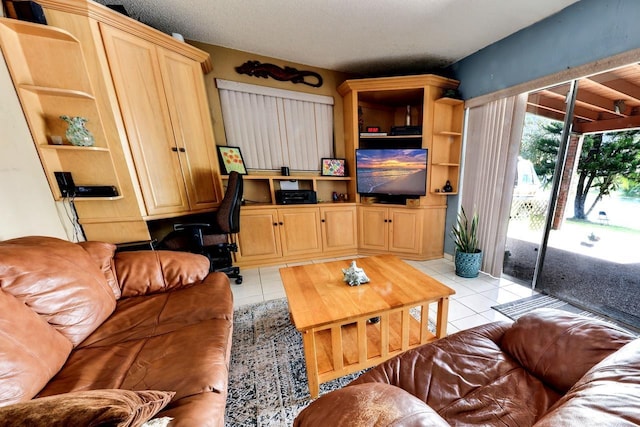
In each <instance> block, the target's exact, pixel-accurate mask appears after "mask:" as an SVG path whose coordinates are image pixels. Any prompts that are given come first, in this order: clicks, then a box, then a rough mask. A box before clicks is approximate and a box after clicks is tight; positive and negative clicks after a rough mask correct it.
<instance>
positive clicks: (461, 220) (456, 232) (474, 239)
mask: <svg viewBox="0 0 640 427" xmlns="http://www.w3.org/2000/svg"><path fill="white" fill-rule="evenodd" d="M452 235H453V241H454V243H455V245H456V255H455V266H456V275H458V276H460V277H478V272H479V271H480V266H481V265H482V250H480V249H479V248H478V213H477V212H474V214H473V216H472V217H471V221H469V219H468V218H467V214H466V213H465V211H464V208H461V210H460V213H459V214H458V220H457V222H456V225H455V226H454V227H453V230H452Z"/></svg>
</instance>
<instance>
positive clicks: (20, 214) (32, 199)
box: [0, 53, 68, 240]
mask: <svg viewBox="0 0 640 427" xmlns="http://www.w3.org/2000/svg"><path fill="white" fill-rule="evenodd" d="M0 94H2V95H1V97H0V129H2V133H1V135H2V139H1V140H0V240H6V239H10V238H13V237H19V236H26V235H42V236H53V237H59V238H62V239H67V238H68V237H67V233H66V232H65V227H64V226H63V223H62V220H61V217H60V214H62V215H64V213H63V212H62V211H61V212H60V213H59V212H58V208H60V209H62V206H60V207H58V206H56V203H55V202H54V200H53V197H52V195H51V191H50V190H49V184H48V183H47V180H46V178H45V176H44V172H43V171H42V167H41V165H40V161H39V159H38V154H37V152H36V149H35V147H34V145H33V140H32V139H31V134H30V133H29V128H28V127H27V122H26V119H25V118H24V115H23V114H22V109H21V107H20V102H19V101H18V95H17V94H16V92H15V89H14V87H13V83H12V82H11V77H10V75H9V70H8V69H7V65H6V63H5V61H4V57H3V56H2V54H1V53H0Z"/></svg>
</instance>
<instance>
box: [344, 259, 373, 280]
mask: <svg viewBox="0 0 640 427" xmlns="http://www.w3.org/2000/svg"><path fill="white" fill-rule="evenodd" d="M342 272H343V273H344V279H342V280H343V281H345V282H347V283H348V284H349V286H358V285H362V284H363V283H369V278H368V277H367V275H366V274H365V273H364V270H363V269H361V268H360V267H358V266H357V265H356V262H355V261H351V266H350V267H349V268H343V269H342Z"/></svg>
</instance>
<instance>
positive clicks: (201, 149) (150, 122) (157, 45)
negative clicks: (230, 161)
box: [0, 0, 222, 243]
mask: <svg viewBox="0 0 640 427" xmlns="http://www.w3.org/2000/svg"><path fill="white" fill-rule="evenodd" d="M39 4H40V5H41V6H42V7H43V10H44V13H45V15H46V18H47V22H48V24H49V25H38V24H32V23H28V22H24V21H17V20H13V19H4V18H0V19H1V20H0V38H1V39H2V40H0V43H1V44H2V50H3V54H4V56H5V58H6V61H7V64H8V65H9V69H10V72H11V76H12V79H13V81H14V84H15V86H16V89H17V91H18V95H19V98H20V101H21V103H22V107H23V111H24V114H25V117H26V118H27V122H28V124H29V128H30V130H31V134H32V136H33V140H34V143H35V146H36V149H37V151H38V155H39V157H40V161H41V163H42V166H43V169H44V171H45V175H46V177H47V179H48V181H49V184H50V187H51V192H52V194H53V197H54V199H56V200H62V195H61V193H60V191H59V188H58V185H57V182H56V179H55V174H54V172H58V171H65V172H71V174H72V176H73V179H74V181H75V183H76V185H83V186H86V185H107V186H115V187H116V188H117V190H118V196H117V197H99V198H98V197H82V198H80V197H77V198H76V199H75V200H74V201H73V205H74V207H75V210H76V213H77V217H78V222H79V223H80V224H81V226H82V229H83V230H84V234H85V236H86V238H87V239H89V240H102V241H107V242H112V243H123V242H131V241H138V240H148V239H150V234H149V230H148V228H147V224H146V220H148V219H155V218H162V217H172V216H178V215H183V214H186V213H192V212H201V211H207V210H212V209H214V208H215V207H216V206H218V204H219V203H220V201H221V199H222V191H221V181H220V177H219V173H218V162H217V158H216V153H215V151H214V150H215V141H214V138H213V130H212V126H211V120H210V117H209V108H208V105H207V98H206V90H205V86H204V79H203V71H204V72H205V73H206V72H209V71H210V70H211V62H210V58H209V55H208V54H207V53H206V52H203V51H201V50H199V49H197V48H195V47H193V46H190V45H188V44H186V43H183V42H180V41H178V40H176V39H174V38H173V37H171V36H169V35H167V34H164V33H162V32H160V31H157V30H155V29H152V28H150V27H148V26H146V25H144V24H141V23H140V22H138V21H136V20H133V19H130V18H128V17H126V16H124V15H122V14H119V13H117V12H114V11H113V10H111V9H109V8H107V7H105V6H103V5H101V4H99V3H96V2H93V1H88V0H74V1H72V2H70V1H67V0H42V1H41V2H39ZM60 115H68V116H82V117H85V118H87V119H88V122H87V128H88V129H89V131H91V132H92V133H93V135H94V137H95V145H94V146H93V147H75V146H71V145H70V144H69V143H68V142H67V141H65V139H64V134H65V129H66V124H65V123H64V122H63V121H62V120H60V119H59V116H60ZM60 138H62V142H63V144H62V145H58V144H57V143H56V142H58V141H60ZM65 203H66V202H65Z"/></svg>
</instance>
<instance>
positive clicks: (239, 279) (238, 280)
mask: <svg viewBox="0 0 640 427" xmlns="http://www.w3.org/2000/svg"><path fill="white" fill-rule="evenodd" d="M240 284H242V276H240V277H238V278H237V279H236V285H240Z"/></svg>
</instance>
